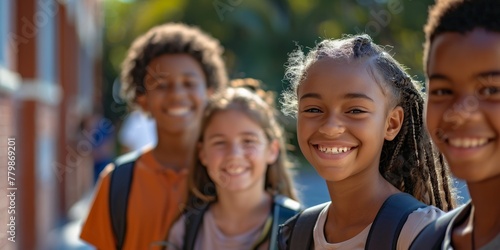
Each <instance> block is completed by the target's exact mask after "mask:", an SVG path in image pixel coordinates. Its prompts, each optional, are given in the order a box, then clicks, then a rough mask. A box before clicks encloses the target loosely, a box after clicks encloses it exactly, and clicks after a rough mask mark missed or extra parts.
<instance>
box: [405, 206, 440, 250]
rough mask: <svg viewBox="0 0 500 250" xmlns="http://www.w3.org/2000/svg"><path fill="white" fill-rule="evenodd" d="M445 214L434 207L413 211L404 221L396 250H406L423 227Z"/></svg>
mask: <svg viewBox="0 0 500 250" xmlns="http://www.w3.org/2000/svg"><path fill="white" fill-rule="evenodd" d="M444 214H445V212H443V211H441V210H440V209H439V208H437V207H434V206H428V207H425V208H419V209H417V210H415V211H413V212H412V213H411V214H410V215H409V216H408V219H407V220H406V223H405V225H404V226H403V228H402V229H401V234H400V235H399V239H398V245H397V249H398V250H407V249H408V248H410V244H411V243H412V242H413V240H414V239H415V237H417V235H418V234H419V233H420V231H421V230H422V229H424V227H425V226H427V225H428V224H429V223H431V222H432V221H434V220H435V219H437V218H439V217H441V216H442V215H444Z"/></svg>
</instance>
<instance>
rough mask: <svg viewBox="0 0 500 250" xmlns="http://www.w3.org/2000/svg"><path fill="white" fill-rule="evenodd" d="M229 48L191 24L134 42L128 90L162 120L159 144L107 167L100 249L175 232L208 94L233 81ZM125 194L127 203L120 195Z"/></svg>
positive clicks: (95, 207) (97, 228) (136, 244)
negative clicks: (227, 55)
mask: <svg viewBox="0 0 500 250" xmlns="http://www.w3.org/2000/svg"><path fill="white" fill-rule="evenodd" d="M222 52H223V48H222V47H221V45H220V44H219V42H218V41H217V40H216V39H214V38H213V37H210V36H209V35H208V34H206V33H204V32H202V31H201V30H200V29H198V28H196V27H190V26H187V25H184V24H175V23H169V24H164V25H160V26H157V27H154V28H152V29H151V30H149V31H148V32H147V33H145V34H144V35H142V36H140V37H138V38H137V39H136V40H135V41H134V43H133V44H132V46H131V48H130V49H129V51H128V54H127V56H126V58H125V60H124V63H123V68H122V74H121V78H122V94H123V95H124V97H125V98H126V100H127V101H128V102H129V103H130V104H132V105H138V106H140V107H141V108H142V110H143V111H145V112H147V113H149V114H150V115H151V117H152V118H153V119H155V121H156V124H157V128H156V132H157V136H158V143H157V145H155V146H154V147H153V148H150V149H146V150H142V151H141V152H132V154H129V155H125V156H122V157H119V158H118V159H117V161H115V164H110V165H108V166H107V167H106V168H105V170H104V171H103V172H102V173H101V175H100V180H99V183H98V185H97V187H96V193H95V196H94V201H93V204H92V207H91V209H90V211H89V214H88V217H87V219H86V222H85V224H84V226H83V228H82V233H81V238H82V239H83V240H85V241H87V242H89V243H90V244H92V245H94V246H95V247H97V248H98V249H131V250H132V249H133V250H135V249H151V247H152V246H153V245H154V244H155V242H158V241H161V240H162V239H163V238H164V237H165V235H166V234H167V233H168V230H169V229H170V227H171V225H172V223H173V222H174V220H175V219H176V218H177V217H178V215H179V213H180V211H182V207H183V204H184V203H185V199H186V198H185V195H186V190H185V189H186V176H187V169H189V168H190V166H191V165H193V164H194V161H193V159H194V152H195V148H196V146H195V145H196V142H197V139H198V134H199V128H200V121H201V115H202V113H203V110H204V108H205V105H206V103H207V99H208V97H209V95H210V94H211V93H213V92H215V91H216V90H217V89H218V88H219V87H221V86H223V85H225V84H226V82H227V73H226V69H225V64H224V61H223V59H222ZM137 133H141V131H137ZM130 159H132V160H130ZM123 162H125V164H122V163H123ZM115 165H117V166H118V167H115ZM124 169H131V170H130V171H129V173H130V174H129V177H128V178H125V179H127V180H124V178H123V176H122V175H121V174H119V173H121V172H123V170H124ZM124 183H128V186H127V185H125V186H126V187H125V188H124V187H123V184H124ZM120 185H122V187H119V186H120ZM117 186H118V187H117ZM115 187H117V188H116V189H118V190H119V191H118V192H116V193H117V195H115V191H114V190H113V189H114V188H115ZM123 194H125V199H123V197H121V199H122V200H125V202H122V203H123V204H125V205H126V206H125V207H126V209H123V208H120V206H121V205H119V204H120V202H119V201H118V198H117V197H119V196H120V195H122V196H123ZM121 207H123V206H121ZM123 211H124V212H123ZM120 213H123V217H122V218H120V217H119V216H118V219H117V216H116V214H120ZM115 220H117V222H116V221H115ZM117 225H119V227H117ZM120 230H122V231H120Z"/></svg>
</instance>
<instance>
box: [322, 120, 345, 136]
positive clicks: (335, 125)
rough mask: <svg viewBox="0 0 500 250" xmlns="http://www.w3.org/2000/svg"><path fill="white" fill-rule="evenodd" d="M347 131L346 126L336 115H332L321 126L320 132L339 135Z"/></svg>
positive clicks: (327, 134)
mask: <svg viewBox="0 0 500 250" xmlns="http://www.w3.org/2000/svg"><path fill="white" fill-rule="evenodd" d="M344 131H345V126H344V125H343V124H342V122H341V121H339V120H338V119H337V118H336V117H335V116H332V117H330V118H329V119H328V120H326V122H325V123H323V125H322V126H321V127H320V128H319V132H320V133H322V134H324V135H326V136H337V135H340V134H342V133H344Z"/></svg>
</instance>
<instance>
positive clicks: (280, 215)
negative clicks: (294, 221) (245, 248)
mask: <svg viewBox="0 0 500 250" xmlns="http://www.w3.org/2000/svg"><path fill="white" fill-rule="evenodd" d="M301 210H302V205H300V203H298V202H297V201H295V200H292V199H290V198H288V197H286V196H283V195H275V196H274V205H273V225H272V227H271V238H270V239H269V250H275V249H277V248H278V246H277V243H278V227H279V225H281V224H283V223H285V222H286V221H287V220H288V219H289V218H291V217H293V216H294V215H296V214H297V213H299V212H300V211H301Z"/></svg>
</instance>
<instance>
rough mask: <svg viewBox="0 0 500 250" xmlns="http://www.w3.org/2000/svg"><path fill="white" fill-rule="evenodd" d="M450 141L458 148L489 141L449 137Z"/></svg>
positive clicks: (471, 146) (473, 146)
mask: <svg viewBox="0 0 500 250" xmlns="http://www.w3.org/2000/svg"><path fill="white" fill-rule="evenodd" d="M448 142H449V143H450V145H452V146H454V147H457V148H475V147H479V146H483V145H484V144H486V143H487V142H488V139H486V138H480V139H477V138H474V139H471V138H454V139H448Z"/></svg>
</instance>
